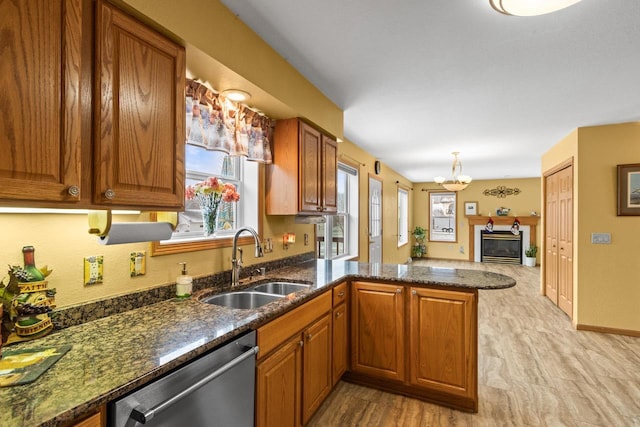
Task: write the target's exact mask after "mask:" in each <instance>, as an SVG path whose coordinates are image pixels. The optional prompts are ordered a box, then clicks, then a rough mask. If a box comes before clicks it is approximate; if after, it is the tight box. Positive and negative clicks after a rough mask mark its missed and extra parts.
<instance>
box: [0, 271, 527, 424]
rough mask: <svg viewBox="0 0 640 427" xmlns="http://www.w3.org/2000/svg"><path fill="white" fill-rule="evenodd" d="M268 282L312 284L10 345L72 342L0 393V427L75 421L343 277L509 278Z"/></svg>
mask: <svg viewBox="0 0 640 427" xmlns="http://www.w3.org/2000/svg"><path fill="white" fill-rule="evenodd" d="M268 277H270V278H280V279H288V280H293V281H305V282H309V283H312V284H313V286H312V287H311V288H310V289H309V290H306V291H302V292H298V293H297V294H295V296H293V297H287V298H283V299H282V300H280V301H277V302H274V303H271V304H267V305H266V306H263V307H261V308H259V309H256V310H232V309H228V308H223V307H218V306H215V305H209V304H203V303H201V302H199V301H198V299H197V297H199V296H202V295H203V294H207V293H211V291H207V290H205V291H200V292H199V293H198V294H199V295H194V297H193V298H191V299H189V300H185V301H179V300H176V299H171V300H167V301H163V302H160V303H157V304H153V305H150V306H146V307H142V308H138V309H135V310H131V311H127V312H124V313H121V314H116V315H113V316H109V317H106V318H103V319H99V320H95V321H92V322H88V323H85V324H82V325H78V326H73V327H70V328H66V329H63V330H61V331H58V332H56V333H54V334H52V335H49V336H47V337H44V338H41V339H39V340H37V341H32V342H27V343H22V344H18V345H14V346H11V347H10V348H12V349H13V348H15V349H18V348H33V347H46V346H52V345H61V344H71V345H72V346H73V347H72V349H71V350H70V351H69V352H68V353H67V354H66V355H65V356H63V357H62V358H61V359H60V360H59V361H58V362H57V363H56V364H55V365H54V366H53V367H51V368H50V369H49V370H48V371H47V372H46V373H45V374H44V375H42V376H41V377H40V378H39V379H38V380H37V381H36V382H34V383H32V384H27V385H22V386H14V387H5V388H0V408H2V410H1V412H0V426H1V427H5V426H6V427H9V426H11V427H13V426H37V425H45V426H53V425H58V424H59V423H61V422H65V421H69V420H73V419H75V418H77V417H78V416H81V415H82V414H84V413H86V412H87V411H90V410H92V409H94V408H96V407H98V406H99V405H102V404H105V403H107V402H108V401H110V400H113V399H115V398H117V397H119V396H121V395H123V394H125V393H127V392H129V391H131V390H133V389H135V388H137V387H139V386H140V385H142V384H144V383H146V382H148V381H150V380H152V379H154V378H156V377H158V376H160V375H162V374H164V373H166V372H168V371H170V370H172V369H174V368H176V367H177V366H179V365H181V364H183V363H185V362H187V361H188V360H190V359H192V358H194V357H196V356H198V355H200V354H202V353H204V352H207V351H208V350H211V349H213V348H214V347H216V346H218V345H220V344H222V343H223V342H225V341H227V340H228V339H230V338H232V337H234V336H236V335H239V334H241V333H243V332H245V331H247V330H249V329H254V328H256V327H258V326H259V325H261V324H263V323H265V322H266V321H268V320H270V319H272V318H274V317H276V316H278V315H280V314H282V313H283V312H285V311H288V310H290V309H292V308H294V307H296V306H298V305H300V304H302V303H303V302H304V301H307V300H308V299H310V298H313V296H315V295H317V294H319V293H322V292H324V291H325V290H327V289H328V288H330V287H332V286H333V285H335V284H337V283H340V282H342V281H344V280H345V279H369V280H371V279H376V280H384V281H391V282H399V283H402V282H404V283H418V284H424V285H429V286H445V287H454V288H466V289H501V288H508V287H511V286H514V285H515V283H516V282H515V280H514V279H512V278H511V277H508V276H504V275H500V274H496V273H491V272H485V271H476V270H460V269H448V268H435V267H417V266H412V265H386V264H385V265H378V264H368V263H357V262H348V261H347V262H345V261H324V260H313V261H309V262H305V263H301V264H298V265H295V266H292V267H286V268H282V269H279V270H274V271H272V272H271V273H270V274H269V275H268Z"/></svg>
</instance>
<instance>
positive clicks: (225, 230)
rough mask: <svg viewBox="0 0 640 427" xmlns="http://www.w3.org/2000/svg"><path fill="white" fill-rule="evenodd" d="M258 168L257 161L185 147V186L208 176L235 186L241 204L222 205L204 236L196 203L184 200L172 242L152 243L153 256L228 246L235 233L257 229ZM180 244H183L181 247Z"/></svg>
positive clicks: (188, 145) (200, 214)
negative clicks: (210, 232)
mask: <svg viewBox="0 0 640 427" xmlns="http://www.w3.org/2000/svg"><path fill="white" fill-rule="evenodd" d="M258 168H259V165H258V163H256V162H250V161H247V160H245V158H244V157H232V156H229V155H227V154H226V153H224V152H221V151H210V150H205V149H203V148H201V147H197V146H194V145H190V144H186V147H185V169H186V177H185V185H193V184H195V183H196V182H201V181H203V180H205V179H206V178H208V177H210V176H215V177H218V178H220V179H221V180H222V181H223V182H225V183H226V182H228V183H231V184H233V185H235V186H236V189H237V191H238V193H240V201H238V202H236V203H224V202H223V203H222V204H221V205H220V209H219V211H218V218H217V225H218V227H217V228H218V230H220V231H217V232H216V233H215V234H214V235H211V236H205V234H204V231H203V222H202V213H201V212H200V205H199V204H198V201H197V200H195V199H194V200H186V201H185V210H184V212H179V213H178V225H177V227H176V230H175V231H174V233H173V234H172V236H171V239H169V240H165V241H162V242H160V243H158V242H154V243H153V244H152V253H153V254H154V255H155V254H163V253H176V252H186V251H191V250H202V249H209V248H214V247H221V246H228V245H229V244H230V242H229V239H230V238H231V237H232V236H233V234H234V232H235V230H237V229H238V228H240V227H244V226H249V227H253V228H255V229H256V230H258V188H259V185H258V175H259V174H258ZM180 244H185V245H184V246H180Z"/></svg>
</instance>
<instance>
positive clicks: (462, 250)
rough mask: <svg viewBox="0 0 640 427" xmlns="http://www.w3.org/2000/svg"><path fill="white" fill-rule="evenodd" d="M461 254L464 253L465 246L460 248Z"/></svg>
mask: <svg viewBox="0 0 640 427" xmlns="http://www.w3.org/2000/svg"><path fill="white" fill-rule="evenodd" d="M460 253H461V254H463V253H464V246H460Z"/></svg>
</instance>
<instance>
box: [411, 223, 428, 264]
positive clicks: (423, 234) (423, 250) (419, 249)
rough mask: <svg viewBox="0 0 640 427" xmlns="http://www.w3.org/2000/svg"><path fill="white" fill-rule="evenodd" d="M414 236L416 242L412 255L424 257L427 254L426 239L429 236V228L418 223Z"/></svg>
mask: <svg viewBox="0 0 640 427" xmlns="http://www.w3.org/2000/svg"><path fill="white" fill-rule="evenodd" d="M413 237H414V238H415V239H416V243H415V244H414V245H413V249H412V251H411V256H413V257H416V258H422V257H423V256H425V255H426V254H427V246H426V245H425V244H424V240H425V239H426V238H427V230H425V229H424V228H422V227H420V226H419V225H418V226H416V228H414V229H413Z"/></svg>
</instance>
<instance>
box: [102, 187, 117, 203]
mask: <svg viewBox="0 0 640 427" xmlns="http://www.w3.org/2000/svg"><path fill="white" fill-rule="evenodd" d="M104 197H105V198H106V199H109V200H111V199H113V198H114V197H116V192H115V191H113V190H112V189H110V188H107V190H106V191H105V192H104Z"/></svg>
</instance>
